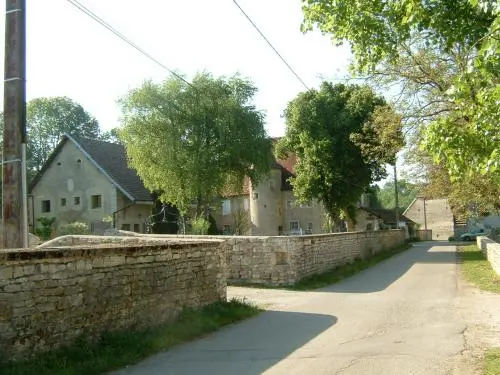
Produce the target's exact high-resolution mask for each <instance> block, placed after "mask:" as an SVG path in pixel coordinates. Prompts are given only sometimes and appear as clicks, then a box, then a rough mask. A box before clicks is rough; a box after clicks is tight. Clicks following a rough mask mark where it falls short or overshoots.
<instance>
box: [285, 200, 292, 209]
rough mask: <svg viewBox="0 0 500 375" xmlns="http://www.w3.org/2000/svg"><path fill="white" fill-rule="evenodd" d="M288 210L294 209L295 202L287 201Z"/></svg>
mask: <svg viewBox="0 0 500 375" xmlns="http://www.w3.org/2000/svg"><path fill="white" fill-rule="evenodd" d="M286 208H293V200H291V199H289V200H287V201H286Z"/></svg>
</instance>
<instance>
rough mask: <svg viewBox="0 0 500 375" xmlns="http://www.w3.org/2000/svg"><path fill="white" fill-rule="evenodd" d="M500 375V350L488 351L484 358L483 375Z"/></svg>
mask: <svg viewBox="0 0 500 375" xmlns="http://www.w3.org/2000/svg"><path fill="white" fill-rule="evenodd" d="M498 374H500V348H494V349H489V350H488V351H487V352H486V355H485V357H484V375H498Z"/></svg>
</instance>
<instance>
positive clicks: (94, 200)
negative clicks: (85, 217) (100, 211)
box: [90, 195, 101, 208]
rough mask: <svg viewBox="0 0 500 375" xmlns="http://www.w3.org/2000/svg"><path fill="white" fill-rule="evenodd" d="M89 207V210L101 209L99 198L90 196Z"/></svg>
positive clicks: (98, 196)
mask: <svg viewBox="0 0 500 375" xmlns="http://www.w3.org/2000/svg"><path fill="white" fill-rule="evenodd" d="M90 207H91V208H101V196H100V195H92V196H91V197H90Z"/></svg>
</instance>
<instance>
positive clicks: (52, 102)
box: [0, 97, 109, 180]
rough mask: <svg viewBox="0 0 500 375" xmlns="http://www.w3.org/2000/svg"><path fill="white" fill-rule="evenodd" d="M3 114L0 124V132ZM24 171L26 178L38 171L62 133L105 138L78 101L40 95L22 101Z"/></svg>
mask: <svg viewBox="0 0 500 375" xmlns="http://www.w3.org/2000/svg"><path fill="white" fill-rule="evenodd" d="M3 125H4V124H3V115H2V116H1V120H0V128H1V130H2V132H3ZM26 128H27V135H28V144H27V155H26V157H27V160H26V165H27V175H28V180H30V179H31V178H33V177H34V176H35V175H36V173H37V172H39V171H40V170H41V168H42V166H43V164H44V163H45V161H46V160H47V159H48V157H49V155H50V154H51V152H52V151H53V150H54V148H55V147H56V146H57V144H58V143H59V141H60V140H61V137H62V136H63V134H65V133H68V134H70V135H76V136H81V137H86V138H91V139H103V140H107V139H108V138H109V136H107V135H106V133H101V131H100V129H99V124H98V122H97V120H96V119H95V118H94V117H93V116H92V115H90V114H89V113H88V112H87V111H86V110H85V109H84V108H83V107H82V106H81V105H80V104H78V103H76V102H74V101H73V100H72V99H70V98H67V97H44V98H37V99H32V100H30V101H29V102H28V103H27V105H26Z"/></svg>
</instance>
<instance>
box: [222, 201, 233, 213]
mask: <svg viewBox="0 0 500 375" xmlns="http://www.w3.org/2000/svg"><path fill="white" fill-rule="evenodd" d="M230 213H231V201H230V200H229V199H225V200H223V201H222V215H229V214H230Z"/></svg>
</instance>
